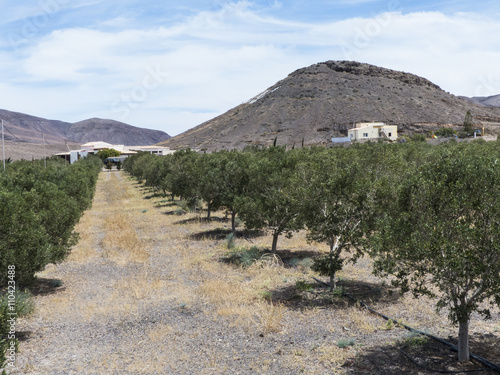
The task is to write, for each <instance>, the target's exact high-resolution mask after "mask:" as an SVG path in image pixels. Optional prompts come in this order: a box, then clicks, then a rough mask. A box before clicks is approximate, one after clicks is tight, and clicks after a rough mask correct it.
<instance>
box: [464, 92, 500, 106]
mask: <svg viewBox="0 0 500 375" xmlns="http://www.w3.org/2000/svg"><path fill="white" fill-rule="evenodd" d="M470 100H471V101H473V102H474V103H477V104H482V105H486V106H492V107H500V95H493V96H475V97H472V98H470Z"/></svg>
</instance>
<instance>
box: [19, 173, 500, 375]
mask: <svg viewBox="0 0 500 375" xmlns="http://www.w3.org/2000/svg"><path fill="white" fill-rule="evenodd" d="M177 213H179V211H178V210H177V207H176V205H175V203H174V202H169V201H168V200H166V199H164V198H162V197H156V196H154V195H153V194H151V192H148V191H147V190H146V189H145V188H144V187H143V186H142V185H140V184H138V183H137V182H135V181H133V180H131V179H129V178H128V177H127V175H126V174H124V173H122V172H118V171H112V172H103V173H101V175H100V179H99V181H98V187H97V193H96V196H95V199H94V204H93V206H92V209H91V210H89V211H87V212H86V213H85V215H84V217H83V218H82V220H81V222H80V224H79V226H78V228H77V230H78V232H79V233H80V236H81V240H80V242H79V244H78V245H77V246H75V248H74V249H73V250H72V253H71V254H70V256H69V257H68V259H67V260H66V261H65V262H63V263H61V264H58V265H52V266H49V267H47V269H46V270H45V271H44V272H42V273H40V275H39V283H38V285H37V286H36V287H35V288H34V289H33V292H34V294H35V302H36V311H35V313H34V314H32V315H31V316H30V317H28V318H26V319H22V320H19V323H18V324H19V329H20V332H19V337H20V338H21V343H20V351H19V353H18V357H17V366H18V370H17V371H14V372H13V374H51V375H59V374H61V375H62V374H120V375H122V374H281V375H283V374H333V373H339V374H394V375H396V374H431V373H434V372H432V371H431V370H448V371H451V370H452V371H465V370H478V369H482V367H481V366H480V365H477V364H475V363H467V364H459V363H457V362H456V353H453V352H451V351H450V350H449V349H448V348H447V347H445V346H443V345H442V344H439V343H436V342H433V341H430V340H426V339H424V338H422V337H421V336H414V335H411V334H410V333H409V332H408V331H406V330H405V329H402V328H400V327H398V326H397V324H392V323H391V322H387V321H385V320H383V319H381V318H380V317H378V316H377V315H374V314H372V313H370V312H369V311H367V310H366V309H363V308H361V307H360V306H359V304H357V303H354V302H352V301H350V300H349V299H346V298H345V297H342V296H340V295H337V294H330V293H329V292H328V291H327V290H326V288H324V287H322V286H321V285H319V284H317V283H316V282H315V281H314V280H313V279H312V278H311V276H315V275H314V274H313V273H312V272H311V271H310V269H309V268H308V264H309V262H310V258H311V257H314V256H316V255H318V254H320V253H321V252H322V251H325V250H326V248H325V246H324V245H321V244H308V243H307V242H306V241H305V238H304V233H298V234H297V235H296V236H294V237H293V238H291V239H286V238H281V239H280V241H279V243H278V247H279V248H280V251H279V252H278V254H277V255H278V256H276V257H274V256H273V257H271V256H267V257H264V258H263V259H261V260H260V261H258V262H256V263H255V264H254V265H252V266H250V267H248V268H242V267H240V266H236V265H234V264H232V263H228V262H227V259H228V249H227V241H226V240H225V236H226V234H228V233H229V228H230V223H229V220H227V218H226V217H225V216H224V214H223V213H222V212H219V213H217V214H216V215H215V219H213V220H210V221H207V220H202V219H201V216H200V215H203V214H204V213H203V212H201V213H190V214H187V215H182V216H179V215H177ZM270 243H271V237H270V236H267V235H265V234H262V233H251V234H249V233H246V234H245V233H244V232H240V235H239V236H238V238H237V240H236V247H237V248H240V249H241V248H248V247H250V246H258V247H259V248H261V249H264V248H266V247H269V245H270ZM225 259H226V261H225ZM290 264H292V265H295V266H296V267H291V266H290ZM340 278H341V280H340V283H339V285H340V286H341V287H343V288H344V289H345V290H346V291H347V292H349V293H350V294H352V295H354V296H355V297H357V298H359V299H361V300H363V301H364V302H366V303H368V304H369V305H371V306H372V307H373V308H375V309H376V310H378V311H380V312H382V313H384V314H386V315H388V316H390V317H392V318H393V319H394V320H399V321H402V322H404V323H406V324H408V325H410V326H413V327H415V328H417V329H420V330H423V331H426V332H429V333H432V334H434V335H436V336H439V337H441V338H444V339H448V338H449V339H450V341H452V342H455V341H456V340H455V337H456V334H457V329H456V327H453V326H451V325H450V324H449V323H448V321H447V318H446V313H443V314H437V313H436V312H435V310H434V305H433V303H432V301H429V300H426V299H419V300H415V299H413V298H412V297H411V296H407V295H404V296H402V295H400V294H399V293H398V292H397V291H396V290H393V289H392V288H391V287H390V282H389V281H388V280H382V279H379V278H376V277H374V276H373V275H372V274H371V262H370V260H369V259H361V260H360V261H359V262H358V263H357V264H356V265H348V266H347V267H346V268H345V269H344V270H343V272H342V273H341V274H340ZM499 339H500V316H499V311H498V310H495V311H494V314H493V319H492V320H490V321H482V320H480V319H479V318H478V317H474V318H473V321H472V322H471V346H472V351H473V352H475V353H476V354H478V355H481V356H482V357H485V358H487V359H489V360H491V361H493V362H497V363H498V362H500V348H499V346H498V342H499ZM410 358H411V359H410ZM419 366H423V367H419ZM462 373H465V372H462ZM483 373H484V374H492V372H491V371H485V372H483Z"/></svg>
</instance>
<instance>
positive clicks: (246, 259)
mask: <svg viewBox="0 0 500 375" xmlns="http://www.w3.org/2000/svg"><path fill="white" fill-rule="evenodd" d="M263 254H264V252H262V251H261V250H259V248H258V247H256V246H252V247H251V248H249V249H247V248H234V249H233V251H232V252H231V253H230V254H229V255H228V257H227V260H228V261H229V262H231V263H233V264H236V265H238V266H242V267H250V266H251V265H252V264H253V263H254V262H255V261H256V260H258V259H260V258H261V257H262V255H263Z"/></svg>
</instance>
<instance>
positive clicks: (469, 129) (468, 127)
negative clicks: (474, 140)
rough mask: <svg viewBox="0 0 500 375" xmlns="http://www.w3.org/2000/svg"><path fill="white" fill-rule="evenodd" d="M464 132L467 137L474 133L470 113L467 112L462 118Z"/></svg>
mask: <svg viewBox="0 0 500 375" xmlns="http://www.w3.org/2000/svg"><path fill="white" fill-rule="evenodd" d="M464 132H465V133H466V134H467V135H472V134H473V133H474V122H473V118H472V113H471V112H470V110H469V111H467V113H466V114H465V118H464Z"/></svg>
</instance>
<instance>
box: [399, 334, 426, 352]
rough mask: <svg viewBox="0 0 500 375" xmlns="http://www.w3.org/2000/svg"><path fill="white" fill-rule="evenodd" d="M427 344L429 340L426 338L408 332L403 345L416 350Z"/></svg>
mask: <svg viewBox="0 0 500 375" xmlns="http://www.w3.org/2000/svg"><path fill="white" fill-rule="evenodd" d="M428 342H429V338H428V337H427V336H424V335H421V334H419V333H416V332H410V333H409V334H408V335H407V336H406V337H405V341H404V344H405V346H406V347H408V348H411V349H413V348H418V347H420V346H423V345H425V344H427V343H428Z"/></svg>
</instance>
